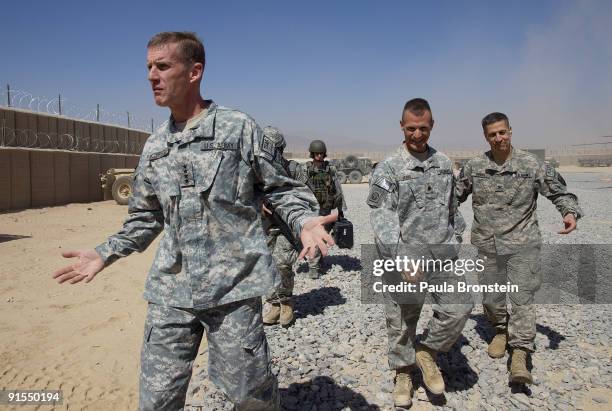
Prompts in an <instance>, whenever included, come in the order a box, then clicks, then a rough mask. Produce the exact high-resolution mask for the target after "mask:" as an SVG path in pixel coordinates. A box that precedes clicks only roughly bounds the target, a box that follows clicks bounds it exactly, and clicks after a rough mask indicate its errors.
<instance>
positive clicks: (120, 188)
mask: <svg viewBox="0 0 612 411" xmlns="http://www.w3.org/2000/svg"><path fill="white" fill-rule="evenodd" d="M131 195H132V176H131V175H123V176H119V177H117V178H116V179H115V182H114V183H113V199H114V200H115V201H116V202H117V204H119V205H127V203H128V202H129V200H130V196H131Z"/></svg>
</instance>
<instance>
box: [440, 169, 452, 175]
mask: <svg viewBox="0 0 612 411" xmlns="http://www.w3.org/2000/svg"><path fill="white" fill-rule="evenodd" d="M452 173H453V172H452V170H449V169H447V168H441V169H439V170H438V174H452Z"/></svg>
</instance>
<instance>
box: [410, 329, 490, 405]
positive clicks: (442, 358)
mask: <svg viewBox="0 0 612 411" xmlns="http://www.w3.org/2000/svg"><path fill="white" fill-rule="evenodd" d="M465 345H467V346H469V345H470V344H469V341H468V340H467V338H465V337H464V336H463V335H461V336H460V337H459V338H458V339H457V342H455V344H453V346H452V347H451V349H450V350H449V351H448V352H447V353H440V354H439V355H438V365H439V366H440V369H441V371H442V374H443V375H444V383H445V384H446V392H458V391H467V390H469V389H470V388H472V387H473V386H474V385H476V383H477V382H478V374H477V373H476V372H475V371H474V370H473V369H472V367H470V364H469V362H468V359H467V358H466V356H465V355H463V353H462V352H461V348H462V347H463V346H465ZM420 382H421V384H422V380H421V381H420ZM437 397H443V396H436V397H434V396H432V397H431V398H430V399H431V400H432V402H433V401H434V399H435V398H437Z"/></svg>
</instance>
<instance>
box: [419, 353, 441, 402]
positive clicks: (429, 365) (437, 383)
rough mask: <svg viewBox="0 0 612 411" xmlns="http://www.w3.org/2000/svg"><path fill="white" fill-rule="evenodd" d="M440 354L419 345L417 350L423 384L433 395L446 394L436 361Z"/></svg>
mask: <svg viewBox="0 0 612 411" xmlns="http://www.w3.org/2000/svg"><path fill="white" fill-rule="evenodd" d="M437 359H438V353H437V352H436V351H434V350H432V349H431V348H429V347H426V346H424V345H421V344H419V346H418V347H417V349H416V364H417V366H418V367H419V370H421V373H422V374H423V384H425V388H427V389H428V390H429V392H431V393H432V394H436V395H440V394H443V393H444V379H443V378H442V373H441V372H440V369H439V368H438V364H437V363H436V360H437Z"/></svg>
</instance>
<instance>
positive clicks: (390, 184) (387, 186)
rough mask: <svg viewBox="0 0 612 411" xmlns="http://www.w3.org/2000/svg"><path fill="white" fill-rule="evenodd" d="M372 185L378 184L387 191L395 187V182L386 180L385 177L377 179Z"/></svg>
mask: <svg viewBox="0 0 612 411" xmlns="http://www.w3.org/2000/svg"><path fill="white" fill-rule="evenodd" d="M373 185H375V186H378V187H380V188H382V189H383V190H385V191H387V192H389V193H390V192H392V191H393V190H394V189H395V183H393V182H392V181H389V180H387V179H386V178H379V179H377V180H376V181H374V183H373Z"/></svg>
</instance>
